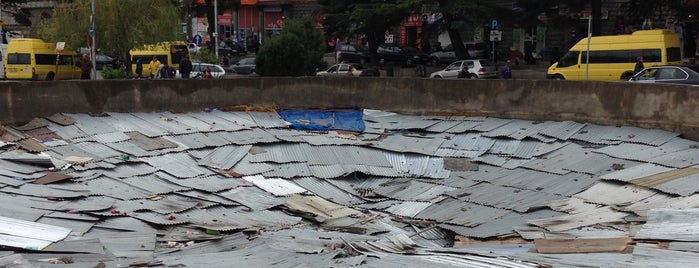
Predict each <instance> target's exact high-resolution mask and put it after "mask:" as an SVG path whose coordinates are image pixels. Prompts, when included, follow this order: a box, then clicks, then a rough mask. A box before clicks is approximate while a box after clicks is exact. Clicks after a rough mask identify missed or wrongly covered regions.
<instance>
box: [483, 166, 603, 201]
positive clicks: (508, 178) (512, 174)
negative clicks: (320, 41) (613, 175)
mask: <svg viewBox="0 0 699 268" xmlns="http://www.w3.org/2000/svg"><path fill="white" fill-rule="evenodd" d="M489 175H490V176H488V174H484V175H481V176H478V175H477V176H478V179H482V180H485V181H488V182H490V183H493V184H497V185H502V186H510V187H515V188H519V189H528V190H531V191H540V192H544V193H548V194H554V195H558V196H572V195H574V194H577V193H579V192H582V191H584V190H586V189H588V188H590V187H591V186H592V185H594V184H596V183H597V182H598V181H599V180H598V179H597V178H596V177H594V176H590V175H587V174H580V173H568V174H565V175H561V176H551V175H550V174H548V173H544V172H541V171H536V170H528V169H523V168H517V169H513V170H504V171H492V172H490V173H489Z"/></svg>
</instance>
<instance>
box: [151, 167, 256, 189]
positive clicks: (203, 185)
mask: <svg viewBox="0 0 699 268" xmlns="http://www.w3.org/2000/svg"><path fill="white" fill-rule="evenodd" d="M155 175H156V176H158V177H159V178H161V179H164V180H167V181H169V182H171V183H174V184H177V185H180V186H183V187H187V188H190V189H197V190H202V191H206V192H210V193H215V192H220V191H224V190H228V189H233V188H236V187H239V186H245V185H249V184H248V183H247V181H245V180H243V179H238V178H228V177H224V176H221V175H216V174H212V175H208V176H201V177H195V178H184V179H183V178H177V177H174V176H172V175H170V174H168V173H165V172H158V173H156V174H155Z"/></svg>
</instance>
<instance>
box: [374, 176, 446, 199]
mask: <svg viewBox="0 0 699 268" xmlns="http://www.w3.org/2000/svg"><path fill="white" fill-rule="evenodd" d="M455 189H456V188H453V187H448V186H443V185H438V184H434V183H426V182H421V181H415V180H411V179H395V180H392V181H390V182H386V183H382V184H381V185H379V186H378V187H374V188H372V191H373V192H374V193H376V194H379V195H381V196H385V197H389V198H393V199H397V200H410V201H434V200H435V199H436V198H437V197H438V196H440V195H442V194H444V193H446V192H449V191H453V190H455Z"/></svg>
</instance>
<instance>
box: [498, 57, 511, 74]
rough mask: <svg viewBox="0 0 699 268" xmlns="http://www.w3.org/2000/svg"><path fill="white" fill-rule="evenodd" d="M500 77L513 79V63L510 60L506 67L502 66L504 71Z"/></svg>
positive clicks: (501, 71)
mask: <svg viewBox="0 0 699 268" xmlns="http://www.w3.org/2000/svg"><path fill="white" fill-rule="evenodd" d="M500 77H501V78H502V79H512V62H511V61H510V60H507V62H505V65H504V66H502V70H500Z"/></svg>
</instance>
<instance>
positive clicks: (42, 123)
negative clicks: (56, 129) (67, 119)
mask: <svg viewBox="0 0 699 268" xmlns="http://www.w3.org/2000/svg"><path fill="white" fill-rule="evenodd" d="M48 125H49V121H47V120H46V119H44V118H34V119H32V121H29V123H26V124H24V125H21V126H18V127H15V128H16V129H18V130H22V131H28V130H33V129H37V128H42V127H46V126H48Z"/></svg>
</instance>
